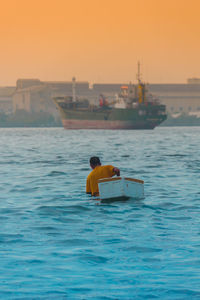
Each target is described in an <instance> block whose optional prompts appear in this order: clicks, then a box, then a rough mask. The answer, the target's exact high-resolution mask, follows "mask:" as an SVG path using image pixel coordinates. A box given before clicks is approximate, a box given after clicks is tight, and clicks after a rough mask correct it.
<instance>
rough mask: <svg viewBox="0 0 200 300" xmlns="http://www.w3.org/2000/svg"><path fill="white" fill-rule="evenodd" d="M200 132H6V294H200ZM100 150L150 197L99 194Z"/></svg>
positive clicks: (2, 171) (2, 234)
mask: <svg viewBox="0 0 200 300" xmlns="http://www.w3.org/2000/svg"><path fill="white" fill-rule="evenodd" d="M199 137H200V127H199V128H198V127H188V128H187V127H185V128H183V127H182V128H178V127H177V128H175V127H174V128H170V127H169V128H164V127H163V128H156V129H155V130H153V131H145V130H144V131H95V130H94V131H93V130H91V131H86V130H83V131H66V130H64V129H62V128H54V129H51V128H48V129H38V128H37V129H0V153H1V156H0V175H1V192H0V298H1V299H200V138H199ZM92 155H98V156H100V157H101V159H102V163H104V164H113V165H114V166H117V167H119V168H120V169H121V174H122V175H124V176H128V177H135V178H139V179H142V180H144V181H145V199H144V200H129V201H127V202H114V203H111V204H105V203H104V204H101V203H99V202H98V201H95V200H91V198H90V197H88V196H87V195H85V180H86V177H87V175H88V174H89V172H90V168H89V164H88V160H89V157H90V156H92Z"/></svg>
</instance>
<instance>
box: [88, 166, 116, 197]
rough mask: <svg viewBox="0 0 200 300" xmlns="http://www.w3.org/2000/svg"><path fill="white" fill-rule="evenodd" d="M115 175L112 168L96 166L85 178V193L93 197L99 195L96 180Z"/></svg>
mask: <svg viewBox="0 0 200 300" xmlns="http://www.w3.org/2000/svg"><path fill="white" fill-rule="evenodd" d="M114 175H115V172H114V167H113V166H111V165H107V166H96V167H95V169H94V170H93V171H92V172H91V173H90V174H89V175H88V177H87V185H86V193H91V194H92V195H93V196H98V195H99V188H98V180H99V179H102V178H108V177H112V176H114Z"/></svg>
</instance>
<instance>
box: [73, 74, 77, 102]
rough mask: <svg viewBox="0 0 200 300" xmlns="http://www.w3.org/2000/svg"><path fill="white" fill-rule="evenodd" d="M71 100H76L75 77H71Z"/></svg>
mask: <svg viewBox="0 0 200 300" xmlns="http://www.w3.org/2000/svg"><path fill="white" fill-rule="evenodd" d="M72 101H73V102H76V78H75V77H73V78H72Z"/></svg>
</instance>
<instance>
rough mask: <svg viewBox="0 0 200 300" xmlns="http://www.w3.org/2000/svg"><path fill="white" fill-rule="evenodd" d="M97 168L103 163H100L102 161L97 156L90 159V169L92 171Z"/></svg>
mask: <svg viewBox="0 0 200 300" xmlns="http://www.w3.org/2000/svg"><path fill="white" fill-rule="evenodd" d="M97 166H101V162H100V159H99V157H97V156H93V157H91V158H90V167H91V168H92V169H94V168H96V167H97Z"/></svg>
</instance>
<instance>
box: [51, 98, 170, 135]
mask: <svg viewBox="0 0 200 300" xmlns="http://www.w3.org/2000/svg"><path fill="white" fill-rule="evenodd" d="M56 103H57V107H58V109H59V111H60V114H61V119H62V123H63V126H64V128H65V129H154V128H155V127H156V126H158V125H159V124H161V123H162V122H163V121H164V120H165V119H166V114H165V106H164V105H143V104H140V105H138V107H137V108H130V109H128V108H127V109H120V108H96V109H94V108H89V107H88V108H82V109H81V108H78V107H74V108H69V107H67V106H68V105H67V104H66V103H64V102H59V101H57V102H56Z"/></svg>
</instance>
